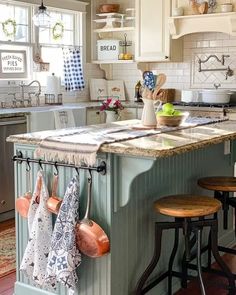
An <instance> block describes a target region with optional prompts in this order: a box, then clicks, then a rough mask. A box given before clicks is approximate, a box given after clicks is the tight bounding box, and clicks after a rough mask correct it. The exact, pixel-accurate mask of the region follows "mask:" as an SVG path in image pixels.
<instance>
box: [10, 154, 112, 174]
mask: <svg viewBox="0 0 236 295" xmlns="http://www.w3.org/2000/svg"><path fill="white" fill-rule="evenodd" d="M12 160H13V161H14V162H18V163H20V164H21V163H22V162H27V163H28V164H29V163H36V164H39V165H40V166H41V165H51V166H54V167H56V168H57V167H59V166H61V167H69V168H74V169H76V170H77V169H82V170H90V171H96V172H98V173H100V174H101V175H105V174H106V172H107V171H106V163H105V162H104V161H102V162H101V163H100V165H98V166H76V165H73V164H67V163H63V162H57V161H55V162H53V161H45V160H42V159H31V158H24V157H23V154H22V152H17V155H15V156H13V158H12Z"/></svg>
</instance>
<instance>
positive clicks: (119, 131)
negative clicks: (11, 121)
mask: <svg viewBox="0 0 236 295" xmlns="http://www.w3.org/2000/svg"><path fill="white" fill-rule="evenodd" d="M159 132H160V131H158V130H133V129H131V128H129V127H127V126H114V125H113V126H111V125H107V124H106V125H103V124H102V125H92V126H86V127H79V128H71V129H63V130H58V131H57V135H55V136H48V137H46V138H44V139H43V140H42V141H41V143H40V144H39V147H38V148H37V149H36V152H35V155H36V157H44V158H45V159H46V160H48V161H50V160H51V161H62V162H66V163H70V164H75V165H83V164H85V165H88V166H92V165H94V164H95V163H96V157H97V151H98V150H99V148H100V146H101V145H102V144H104V143H112V142H116V141H122V140H127V139H133V138H137V137H143V136H147V135H152V134H157V133H159Z"/></svg>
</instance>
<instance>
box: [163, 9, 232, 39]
mask: <svg viewBox="0 0 236 295" xmlns="http://www.w3.org/2000/svg"><path fill="white" fill-rule="evenodd" d="M169 28H170V34H171V35H172V38H173V39H178V38H180V37H182V36H184V35H187V34H191V33H202V32H221V33H226V34H230V35H236V12H228V13H211V14H197V15H186V16H175V17H170V18H169Z"/></svg>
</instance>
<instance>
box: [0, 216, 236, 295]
mask: <svg viewBox="0 0 236 295" xmlns="http://www.w3.org/2000/svg"><path fill="white" fill-rule="evenodd" d="M13 223H14V219H13V220H9V221H7V222H4V223H0V231H2V230H4V229H6V228H8V227H10V226H12V224H13ZM223 258H224V261H225V262H226V263H227V265H228V266H229V267H230V269H231V271H232V272H234V273H236V255H230V254H226V255H224V256H223ZM213 267H215V265H213ZM203 279H204V284H205V287H206V293H207V295H213V294H214V295H227V294H228V292H227V290H225V289H224V287H225V286H226V285H227V279H225V278H222V277H220V276H216V275H212V274H206V273H205V274H203ZM15 281H16V274H15V273H12V274H10V275H8V276H5V277H3V278H1V279H0V295H12V294H13V292H14V283H15ZM190 294H191V295H200V294H201V293H200V289H199V284H198V281H197V279H196V280H192V281H191V282H190V283H189V285H188V288H187V289H182V290H179V291H178V292H177V293H175V295H190ZM94 295H96V294H94ZM122 295H124V294H122Z"/></svg>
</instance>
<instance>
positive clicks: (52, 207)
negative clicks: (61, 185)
mask: <svg viewBox="0 0 236 295" xmlns="http://www.w3.org/2000/svg"><path fill="white" fill-rule="evenodd" d="M58 177H59V176H58V174H54V176H53V182H52V194H51V197H50V198H49V199H48V201H47V207H48V211H49V212H51V213H54V214H58V213H59V210H60V207H61V203H62V199H60V198H58V197H57V188H58Z"/></svg>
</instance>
